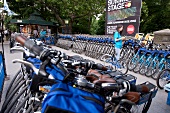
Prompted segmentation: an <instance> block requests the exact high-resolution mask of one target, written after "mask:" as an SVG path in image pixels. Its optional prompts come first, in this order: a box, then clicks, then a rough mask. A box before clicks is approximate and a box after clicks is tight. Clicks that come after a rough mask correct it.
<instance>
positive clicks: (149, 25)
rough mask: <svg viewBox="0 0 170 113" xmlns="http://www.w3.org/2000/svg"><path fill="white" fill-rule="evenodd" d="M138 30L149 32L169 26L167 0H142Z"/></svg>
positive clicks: (169, 2) (169, 16)
mask: <svg viewBox="0 0 170 113" xmlns="http://www.w3.org/2000/svg"><path fill="white" fill-rule="evenodd" d="M142 5H143V7H142V13H141V24H140V32H144V33H149V32H153V31H157V30H161V29H166V28H169V27H170V19H169V18H170V14H169V12H170V8H169V5H170V1H169V0H152V1H151V0H143V4H142Z"/></svg>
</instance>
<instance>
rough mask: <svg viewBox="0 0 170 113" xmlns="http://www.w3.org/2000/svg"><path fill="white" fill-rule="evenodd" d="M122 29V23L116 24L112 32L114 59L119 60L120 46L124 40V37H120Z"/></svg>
mask: <svg viewBox="0 0 170 113" xmlns="http://www.w3.org/2000/svg"><path fill="white" fill-rule="evenodd" d="M122 31H123V25H121V24H120V25H118V26H117V28H116V32H115V33H114V36H113V37H114V41H115V52H116V59H117V60H119V59H120V52H121V48H122V46H123V40H125V37H122V36H121V34H122Z"/></svg>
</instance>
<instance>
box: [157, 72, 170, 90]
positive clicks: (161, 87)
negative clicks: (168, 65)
mask: <svg viewBox="0 0 170 113" xmlns="http://www.w3.org/2000/svg"><path fill="white" fill-rule="evenodd" d="M166 71H169V73H170V69H164V70H162V71H161V72H160V73H159V75H158V78H157V79H156V84H157V86H158V87H159V88H160V89H163V88H164V86H161V85H160V81H159V80H160V79H161V76H162V75H163V73H164V72H166ZM167 83H168V81H167Z"/></svg>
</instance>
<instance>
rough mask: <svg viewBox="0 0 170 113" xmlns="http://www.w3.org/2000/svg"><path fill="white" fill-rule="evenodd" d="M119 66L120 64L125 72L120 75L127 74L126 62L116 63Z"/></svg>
mask: <svg viewBox="0 0 170 113" xmlns="http://www.w3.org/2000/svg"><path fill="white" fill-rule="evenodd" d="M118 63H119V64H121V66H123V67H125V68H123V69H124V70H125V71H121V72H122V74H123V75H124V74H126V73H127V72H128V66H127V63H126V62H123V61H118Z"/></svg>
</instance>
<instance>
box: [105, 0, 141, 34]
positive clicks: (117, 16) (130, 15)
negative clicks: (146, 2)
mask: <svg viewBox="0 0 170 113" xmlns="http://www.w3.org/2000/svg"><path fill="white" fill-rule="evenodd" d="M106 1H107V7H106V19H107V20H106V27H105V34H106V35H112V34H113V33H114V32H115V31H116V27H117V25H118V24H122V25H123V27H124V29H123V33H122V35H126V36H134V35H135V34H136V33H138V32H139V24H140V14H141V5H142V0H106Z"/></svg>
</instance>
